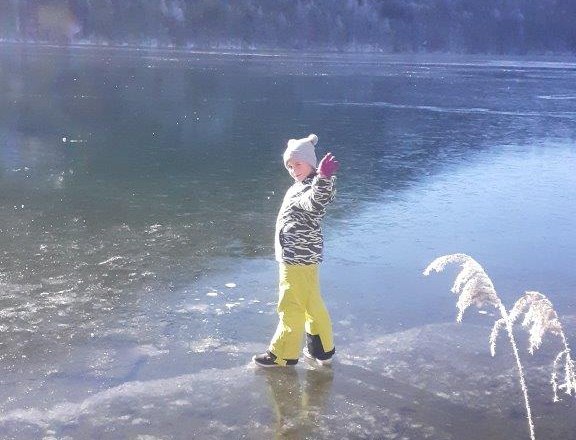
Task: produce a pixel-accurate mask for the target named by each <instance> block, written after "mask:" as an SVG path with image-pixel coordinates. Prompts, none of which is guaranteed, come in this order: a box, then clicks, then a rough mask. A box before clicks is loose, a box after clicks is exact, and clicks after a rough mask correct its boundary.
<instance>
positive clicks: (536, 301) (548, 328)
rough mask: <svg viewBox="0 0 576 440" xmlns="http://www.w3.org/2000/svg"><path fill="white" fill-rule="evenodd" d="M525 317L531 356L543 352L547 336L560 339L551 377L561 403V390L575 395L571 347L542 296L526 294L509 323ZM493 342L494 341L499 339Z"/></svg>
mask: <svg viewBox="0 0 576 440" xmlns="http://www.w3.org/2000/svg"><path fill="white" fill-rule="evenodd" d="M522 313H524V320H523V321H522V326H523V327H525V328H529V330H528V332H529V334H530V340H529V343H530V345H529V347H528V351H529V352H530V354H533V353H534V350H536V349H538V348H540V345H542V338H543V337H544V335H545V334H546V333H547V332H549V333H551V334H552V335H555V336H558V337H559V338H560V340H561V342H562V347H563V349H562V350H561V351H560V353H558V355H557V356H556V358H555V359H554V365H553V367H552V377H551V379H550V383H551V384H552V390H553V392H554V401H555V402H557V401H558V400H560V398H559V397H558V391H559V390H562V391H564V392H565V393H566V394H568V395H572V394H574V395H576V367H575V364H574V360H573V359H572V357H571V351H570V347H569V346H568V341H567V339H566V335H565V333H564V329H563V328H562V323H561V322H560V319H559V318H558V314H557V313H556V311H555V310H554V307H553V306H552V303H551V302H550V300H549V299H548V298H546V296H545V295H543V294H541V293H540V292H525V293H524V295H523V296H522V297H521V298H520V299H519V300H518V301H516V303H515V304H514V306H513V307H512V310H511V311H510V315H509V318H510V321H512V322H513V323H514V322H516V320H517V319H518V318H519V317H520V315H522ZM495 327H496V326H495ZM497 331H498V330H497V329H496V330H493V332H492V333H493V334H494V332H497ZM493 338H494V339H495V338H496V335H494V336H493ZM491 339H492V338H491ZM492 351H494V348H492ZM562 372H563V373H564V377H563V382H562V383H558V377H559V375H560V374H559V373H562Z"/></svg>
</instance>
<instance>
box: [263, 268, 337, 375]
mask: <svg viewBox="0 0 576 440" xmlns="http://www.w3.org/2000/svg"><path fill="white" fill-rule="evenodd" d="M279 287H280V296H279V299H278V307H277V312H278V317H279V318H280V321H279V322H278V327H277V328H276V333H274V336H273V337H272V341H271V342H270V346H269V348H268V349H269V351H271V352H272V353H273V354H274V355H275V356H276V358H277V359H276V363H278V364H280V365H285V363H286V359H298V358H299V357H300V348H301V347H302V339H303V336H304V330H306V333H307V334H308V337H309V339H312V338H315V339H317V340H318V339H319V341H320V342H321V345H322V347H321V348H320V349H318V348H317V347H316V348H315V351H318V350H320V351H321V353H320V354H319V355H318V354H315V353H312V354H313V355H315V356H319V357H321V356H322V354H325V353H330V352H332V351H333V350H334V340H333V336H332V321H331V320H330V315H329V314H328V310H327V309H326V306H325V305H324V301H323V300H322V296H321V294H320V281H319V278H318V265H317V264H310V265H292V264H284V263H280V286H279Z"/></svg>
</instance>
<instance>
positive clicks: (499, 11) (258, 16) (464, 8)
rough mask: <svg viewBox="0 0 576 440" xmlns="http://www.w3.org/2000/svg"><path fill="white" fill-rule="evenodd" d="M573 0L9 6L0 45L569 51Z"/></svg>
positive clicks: (119, 1) (118, 1) (18, 0)
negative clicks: (14, 43)
mask: <svg viewBox="0 0 576 440" xmlns="http://www.w3.org/2000/svg"><path fill="white" fill-rule="evenodd" d="M575 22H576V1H574V0H273V1H272V0H234V1H225V0H97V1H96V0H4V1H2V2H0V39H4V40H10V41H40V42H41V41H50V42H54V41H55V42H60V43H95V44H131V45H140V46H149V45H156V46H177V47H193V48H226V47H242V48H248V49H251V48H252V49H276V48H279V49H310V50H338V51H349V50H367V51H384V52H458V53H497V54H505V53H519V54H522V53H560V52H562V53H570V52H574V51H575V50H576V26H574V23H575Z"/></svg>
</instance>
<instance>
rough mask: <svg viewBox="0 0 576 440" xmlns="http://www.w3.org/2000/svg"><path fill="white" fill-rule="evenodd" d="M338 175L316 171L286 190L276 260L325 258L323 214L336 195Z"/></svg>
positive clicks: (297, 261) (310, 261)
mask: <svg viewBox="0 0 576 440" xmlns="http://www.w3.org/2000/svg"><path fill="white" fill-rule="evenodd" d="M335 184H336V177H335V176H333V177H331V178H330V179H321V178H320V177H318V176H317V175H316V174H314V175H311V176H309V177H307V178H306V179H305V180H303V181H302V182H295V183H294V184H293V185H292V186H291V187H290V188H289V189H288V191H286V195H285V196H284V201H283V202H282V207H281V208H280V211H279V212H278V218H277V220H276V239H275V246H274V248H275V253H276V261H278V262H281V263H286V264H316V263H319V262H321V261H322V248H323V237H322V229H321V225H320V223H321V221H322V217H324V214H325V213H326V206H327V205H328V204H329V203H330V202H332V200H334V196H335V195H336V186H335Z"/></svg>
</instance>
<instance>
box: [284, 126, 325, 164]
mask: <svg viewBox="0 0 576 440" xmlns="http://www.w3.org/2000/svg"><path fill="white" fill-rule="evenodd" d="M317 143H318V136H316V135H315V134H310V135H308V137H305V138H302V139H290V140H289V141H288V144H287V146H286V151H284V166H286V164H287V163H288V161H289V160H290V159H293V160H301V161H302V162H306V163H309V164H310V165H312V168H314V169H316V165H317V162H318V160H317V159H316V153H315V152H314V146H315V145H316V144H317Z"/></svg>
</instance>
